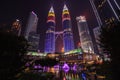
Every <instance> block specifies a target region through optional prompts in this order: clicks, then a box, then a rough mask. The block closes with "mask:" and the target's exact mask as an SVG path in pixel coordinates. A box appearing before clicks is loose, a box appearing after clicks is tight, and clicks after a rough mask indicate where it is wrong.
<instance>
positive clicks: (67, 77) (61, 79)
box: [47, 63, 87, 80]
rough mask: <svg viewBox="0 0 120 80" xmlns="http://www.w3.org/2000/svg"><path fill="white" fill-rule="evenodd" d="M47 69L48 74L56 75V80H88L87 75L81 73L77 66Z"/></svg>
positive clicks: (65, 65) (66, 65)
mask: <svg viewBox="0 0 120 80" xmlns="http://www.w3.org/2000/svg"><path fill="white" fill-rule="evenodd" d="M61 67H62V68H61ZM47 68H48V69H47V72H52V73H53V74H54V75H55V77H54V80H87V79H86V75H85V73H83V72H81V71H80V70H79V69H78V65H76V64H75V65H73V66H69V65H68V64H66V63H65V64H64V65H63V66H59V65H57V66H54V67H51V68H50V67H47Z"/></svg>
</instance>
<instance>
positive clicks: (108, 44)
mask: <svg viewBox="0 0 120 80" xmlns="http://www.w3.org/2000/svg"><path fill="white" fill-rule="evenodd" d="M100 46H101V48H102V50H103V53H104V54H106V55H110V59H111V65H110V66H111V67H110V68H109V69H112V74H111V75H112V76H113V79H114V80H117V79H118V77H119V76H118V74H119V72H120V65H119V64H120V22H112V23H110V24H109V25H106V26H102V27H101V34H100Z"/></svg>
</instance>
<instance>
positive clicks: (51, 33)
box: [44, 7, 55, 53]
mask: <svg viewBox="0 0 120 80" xmlns="http://www.w3.org/2000/svg"><path fill="white" fill-rule="evenodd" d="M47 27H48V29H47V31H46V39H45V51H44V52H45V53H54V52H55V13H54V10H53V7H51V8H50V10H49V13H48V19H47Z"/></svg>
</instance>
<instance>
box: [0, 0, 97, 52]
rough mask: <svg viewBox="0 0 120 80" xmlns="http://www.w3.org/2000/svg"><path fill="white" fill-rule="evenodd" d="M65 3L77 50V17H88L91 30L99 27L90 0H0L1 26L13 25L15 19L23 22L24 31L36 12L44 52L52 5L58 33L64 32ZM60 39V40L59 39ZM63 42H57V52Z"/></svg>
mask: <svg viewBox="0 0 120 80" xmlns="http://www.w3.org/2000/svg"><path fill="white" fill-rule="evenodd" d="M64 3H65V4H66V5H67V7H68V8H69V11H70V16H71V20H72V21H71V22H72V29H73V37H74V42H75V48H76V47H77V44H78V42H79V35H78V30H77V22H76V19H75V18H76V16H80V15H83V16H86V18H87V22H88V25H89V28H90V30H91V34H92V29H93V28H94V27H96V26H97V24H96V23H97V22H96V19H95V16H94V13H93V10H92V7H91V6H90V3H89V0H0V24H3V23H11V22H13V21H15V19H19V20H20V21H21V22H22V28H23V30H24V28H25V26H26V23H27V20H28V16H29V13H30V12H31V11H34V12H35V13H36V14H37V15H38V18H39V21H38V29H37V30H38V33H40V50H41V51H42V52H43V50H44V40H45V31H46V29H47V27H46V20H47V15H48V11H49V9H50V7H51V5H52V6H53V8H54V11H55V15H56V31H61V30H62V17H61V15H62V9H63V5H64ZM58 39H59V38H58ZM62 46H63V44H62V40H61V39H59V40H57V41H56V51H57V52H59V51H60V50H61V48H62Z"/></svg>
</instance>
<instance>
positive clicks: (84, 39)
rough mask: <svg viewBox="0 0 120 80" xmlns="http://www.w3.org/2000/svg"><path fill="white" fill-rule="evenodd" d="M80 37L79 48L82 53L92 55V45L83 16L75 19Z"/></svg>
mask: <svg viewBox="0 0 120 80" xmlns="http://www.w3.org/2000/svg"><path fill="white" fill-rule="evenodd" d="M76 20H77V24H78V30H79V36H80V42H81V47H82V49H83V51H84V52H87V53H94V49H93V43H92V40H91V36H90V33H89V28H88V25H87V21H86V19H85V16H79V17H77V18H76Z"/></svg>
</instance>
